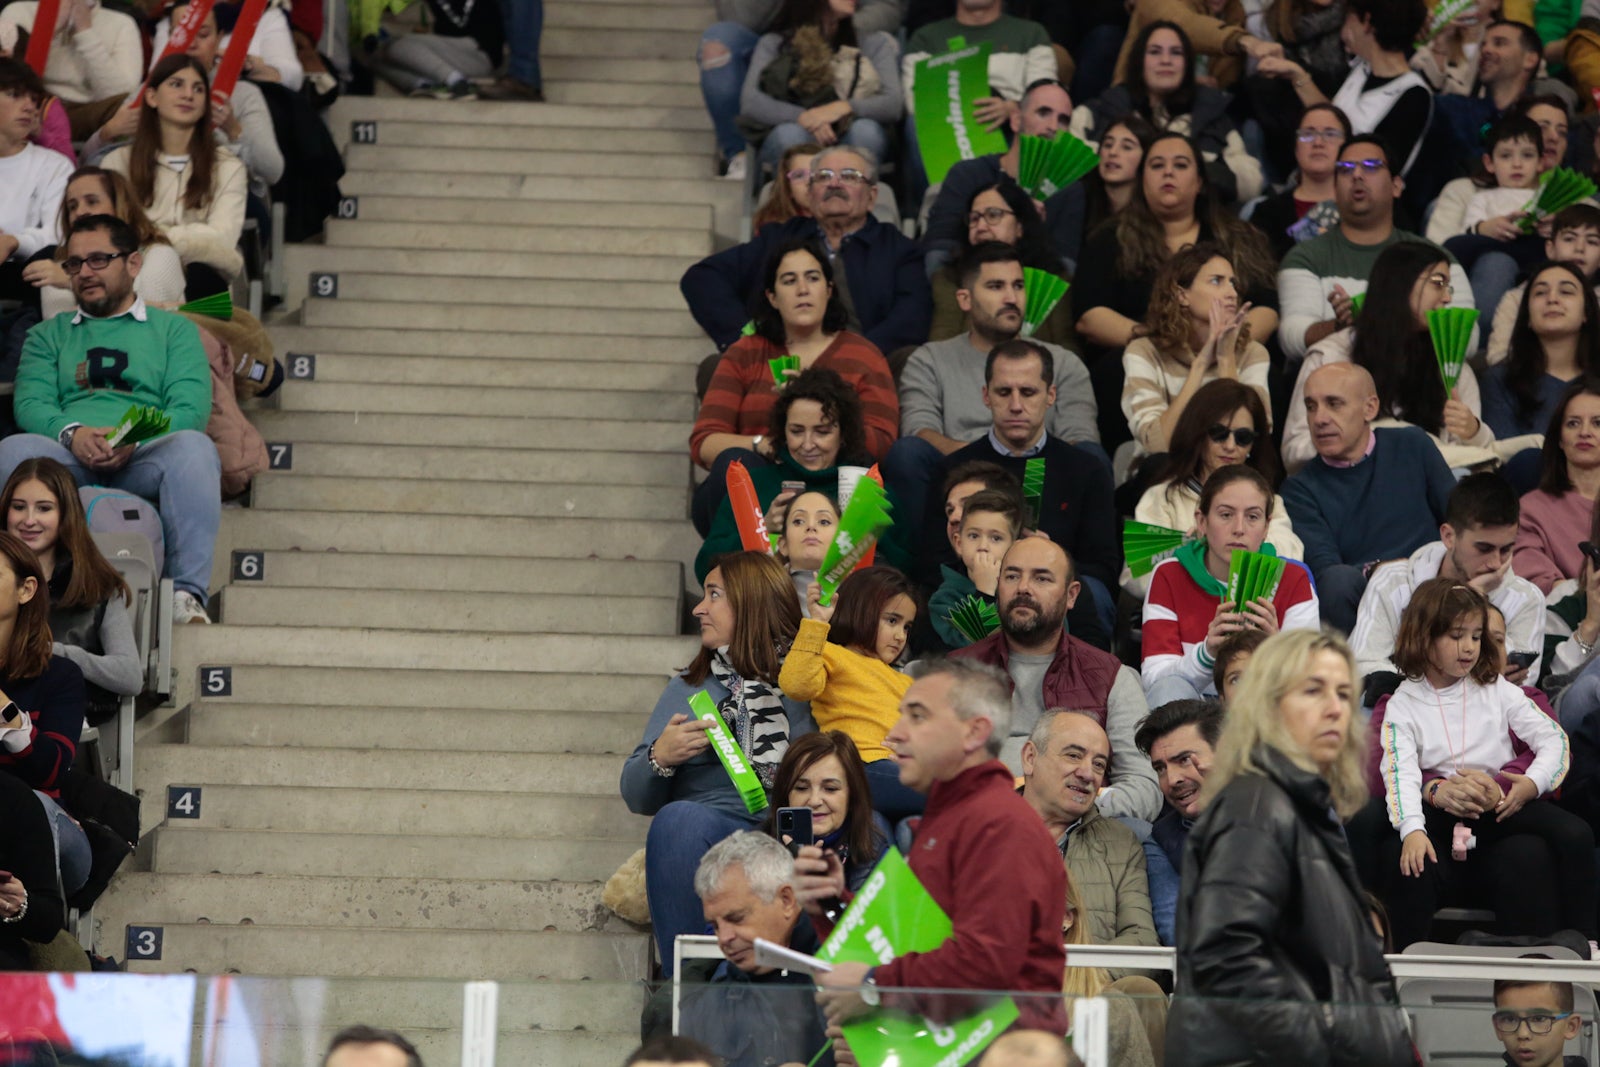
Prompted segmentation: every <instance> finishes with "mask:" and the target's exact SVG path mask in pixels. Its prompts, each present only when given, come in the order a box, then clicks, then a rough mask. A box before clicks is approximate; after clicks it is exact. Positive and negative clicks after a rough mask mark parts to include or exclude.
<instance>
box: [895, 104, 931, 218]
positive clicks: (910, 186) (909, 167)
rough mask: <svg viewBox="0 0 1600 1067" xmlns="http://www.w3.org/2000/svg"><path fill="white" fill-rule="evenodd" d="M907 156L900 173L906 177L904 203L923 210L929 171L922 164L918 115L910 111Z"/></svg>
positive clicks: (907, 129) (907, 116) (908, 116)
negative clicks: (918, 140)
mask: <svg viewBox="0 0 1600 1067" xmlns="http://www.w3.org/2000/svg"><path fill="white" fill-rule="evenodd" d="M904 131H905V139H906V158H905V159H904V160H903V161H902V165H901V168H900V173H901V174H903V175H904V176H905V177H904V179H903V184H904V185H905V193H906V198H905V200H904V201H902V203H905V204H909V205H910V207H911V210H912V211H913V212H919V211H921V210H922V198H923V197H924V196H926V195H927V194H928V171H927V169H926V168H925V167H923V165H922V148H921V147H920V146H919V144H918V142H917V117H916V116H915V115H913V114H911V113H910V112H907V113H906V118H905V124H904Z"/></svg>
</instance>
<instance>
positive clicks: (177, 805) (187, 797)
mask: <svg viewBox="0 0 1600 1067" xmlns="http://www.w3.org/2000/svg"><path fill="white" fill-rule="evenodd" d="M199 817H200V787H199V786H197V785H169V786H167V818H169V819H198V818H199ZM129 955H132V953H129Z"/></svg>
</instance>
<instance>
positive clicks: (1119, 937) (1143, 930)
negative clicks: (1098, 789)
mask: <svg viewBox="0 0 1600 1067" xmlns="http://www.w3.org/2000/svg"><path fill="white" fill-rule="evenodd" d="M1078 822H1079V825H1078V826H1076V827H1075V828H1074V829H1073V831H1072V833H1071V834H1069V835H1068V836H1067V877H1069V878H1071V879H1072V887H1073V888H1074V889H1076V890H1077V892H1078V903H1079V904H1080V905H1081V906H1082V907H1083V912H1082V914H1080V915H1079V916H1078V921H1080V922H1087V923H1088V924H1089V940H1090V941H1091V942H1093V943H1094V944H1096V945H1157V944H1160V941H1159V939H1157V937H1156V925H1155V920H1154V919H1152V918H1151V917H1150V881H1149V875H1148V874H1146V873H1145V865H1144V846H1143V845H1141V844H1140V843H1139V838H1138V837H1137V836H1135V834H1134V832H1133V831H1132V830H1130V829H1128V828H1127V827H1126V826H1124V825H1122V823H1120V822H1117V821H1116V820H1115V819H1108V818H1106V817H1105V816H1104V815H1101V814H1100V809H1099V808H1098V807H1096V806H1095V805H1093V804H1091V805H1089V810H1088V811H1087V812H1085V813H1084V816H1083V818H1082V819H1080V820H1078Z"/></svg>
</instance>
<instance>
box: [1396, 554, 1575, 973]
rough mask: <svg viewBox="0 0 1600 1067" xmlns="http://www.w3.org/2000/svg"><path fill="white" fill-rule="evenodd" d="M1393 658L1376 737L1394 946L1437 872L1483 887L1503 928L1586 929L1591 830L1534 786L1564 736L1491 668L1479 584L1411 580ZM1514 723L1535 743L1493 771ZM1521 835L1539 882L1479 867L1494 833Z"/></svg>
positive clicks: (1416, 923) (1428, 896) (1546, 779)
mask: <svg viewBox="0 0 1600 1067" xmlns="http://www.w3.org/2000/svg"><path fill="white" fill-rule="evenodd" d="M1394 663H1395V666H1396V667H1398V668H1399V669H1400V672H1401V673H1402V674H1404V675H1405V679H1406V680H1405V681H1404V682H1402V683H1401V684H1400V687H1399V688H1398V689H1397V690H1396V691H1395V694H1394V696H1393V698H1391V699H1390V701H1389V706H1388V709H1387V714H1386V716H1385V718H1384V723H1383V727H1382V730H1381V736H1380V740H1381V742H1382V745H1383V764H1382V772H1383V782H1384V794H1385V800H1386V802H1387V806H1388V812H1389V821H1390V823H1391V824H1392V825H1393V826H1394V828H1395V829H1396V830H1398V831H1399V833H1400V838H1401V847H1400V859H1399V865H1400V877H1399V878H1397V879H1396V880H1395V883H1394V886H1393V889H1392V891H1391V893H1390V899H1389V901H1388V907H1389V916H1390V920H1391V922H1392V923H1393V929H1394V937H1395V946H1396V948H1398V949H1403V948H1404V947H1405V946H1406V945H1408V944H1411V943H1412V942H1414V941H1419V940H1424V939H1426V937H1427V934H1428V928H1429V925H1430V924H1431V922H1432V918H1433V913H1434V911H1435V910H1436V909H1437V907H1438V905H1439V899H1438V898H1439V893H1440V890H1441V889H1442V888H1443V885H1444V884H1445V883H1448V884H1450V885H1452V886H1465V885H1472V884H1476V885H1478V886H1485V887H1488V888H1489V890H1490V893H1491V896H1492V897H1493V899H1492V900H1491V901H1490V904H1491V906H1492V907H1493V908H1494V909H1495V914H1496V919H1497V923H1498V925H1499V927H1500V928H1501V929H1502V930H1503V931H1504V932H1506V933H1517V934H1534V935H1546V934H1550V933H1553V932H1555V931H1556V930H1560V929H1566V928H1572V929H1577V930H1580V931H1582V932H1583V934H1584V936H1586V937H1588V938H1590V939H1591V940H1592V939H1593V938H1594V936H1595V903H1596V899H1595V898H1596V876H1595V863H1594V833H1593V831H1592V830H1591V829H1590V828H1589V826H1588V824H1587V823H1585V822H1584V821H1583V820H1582V819H1579V818H1578V817H1576V816H1574V815H1572V814H1570V813H1568V812H1565V811H1563V810H1561V809H1560V808H1558V807H1556V806H1555V805H1554V804H1552V803H1550V802H1549V801H1548V800H1544V799H1541V798H1543V797H1545V796H1547V795H1548V794H1549V793H1550V792H1551V791H1552V790H1554V789H1555V788H1556V787H1557V786H1558V785H1560V784H1561V780H1562V779H1563V778H1564V777H1566V773H1567V765H1568V748H1567V736H1566V734H1565V733H1564V732H1562V730H1561V727H1560V726H1558V725H1557V724H1556V723H1555V722H1554V721H1552V720H1551V719H1550V718H1549V717H1548V716H1546V715H1545V714H1544V713H1543V712H1541V711H1540V710H1539V709H1538V708H1536V707H1535V706H1534V705H1533V703H1532V701H1530V700H1529V699H1528V696H1527V694H1525V693H1524V692H1523V691H1522V690H1521V689H1520V688H1519V687H1518V686H1516V685H1513V684H1512V683H1510V682H1508V681H1506V680H1505V679H1504V678H1503V677H1501V675H1500V671H1499V663H1500V650H1499V648H1498V646H1497V645H1496V644H1495V639H1494V636H1493V634H1491V633H1490V632H1489V631H1488V606H1487V602H1486V601H1485V600H1484V598H1483V596H1482V595H1481V594H1480V593H1478V592H1477V590H1475V589H1473V588H1471V587H1470V586H1468V585H1465V584H1463V583H1461V582H1459V581H1456V580H1455V579H1453V578H1434V579H1431V580H1429V581H1427V582H1424V583H1422V584H1421V585H1419V586H1418V587H1417V589H1416V592H1415V593H1414V594H1413V596H1412V598H1411V603H1410V604H1409V605H1408V606H1407V607H1406V610H1405V614H1404V615H1403V616H1402V617H1401V620H1400V632H1399V636H1398V638H1397V639H1396V642H1395V650H1394ZM1513 731H1514V732H1515V733H1516V736H1517V737H1518V738H1519V739H1521V740H1522V741H1523V742H1524V743H1526V744H1527V745H1528V747H1529V748H1531V749H1532V750H1533V752H1534V758H1533V763H1532V764H1531V765H1530V766H1529V767H1528V769H1527V773H1526V774H1525V775H1520V774H1511V773H1503V772H1502V768H1503V767H1505V765H1506V764H1508V763H1510V762H1511V761H1512V759H1513V758H1514V753H1513V751H1512V737H1511V735H1512V732H1513ZM1474 772H1479V773H1474ZM1491 776H1493V777H1492V778H1491ZM1494 779H1498V781H1496V780H1494ZM1466 781H1470V782H1472V783H1474V786H1475V789H1476V790H1477V791H1478V792H1477V793H1476V794H1475V795H1474V796H1472V797H1471V798H1464V797H1463V794H1464V793H1465V792H1466V790H1465V789H1464V788H1458V784H1459V783H1462V782H1466ZM1521 835H1531V836H1532V837H1534V838H1538V839H1541V840H1542V842H1543V843H1544V845H1545V846H1547V847H1548V852H1549V855H1550V856H1551V857H1552V858H1553V862H1554V874H1555V877H1554V878H1553V879H1550V880H1549V882H1548V884H1542V885H1534V884H1531V883H1533V882H1535V881H1540V882H1542V881H1544V880H1543V879H1535V878H1532V877H1530V876H1531V875H1532V873H1533V872H1532V871H1516V872H1508V871H1506V870H1505V869H1504V865H1502V867H1501V868H1498V869H1494V870H1491V869H1490V868H1491V865H1493V864H1494V863H1495V861H1496V853H1497V852H1498V851H1499V846H1501V845H1502V843H1504V842H1506V841H1507V840H1508V839H1511V838H1514V837H1519V836H1521ZM1539 851H1543V850H1539ZM1519 855H1520V853H1519ZM1503 857H1504V854H1502V858H1503ZM1508 873H1513V874H1514V877H1513V878H1511V879H1507V878H1506V877H1505V875H1506V874H1508ZM1518 879H1520V881H1519V880H1518ZM1502 890H1503V891H1502Z"/></svg>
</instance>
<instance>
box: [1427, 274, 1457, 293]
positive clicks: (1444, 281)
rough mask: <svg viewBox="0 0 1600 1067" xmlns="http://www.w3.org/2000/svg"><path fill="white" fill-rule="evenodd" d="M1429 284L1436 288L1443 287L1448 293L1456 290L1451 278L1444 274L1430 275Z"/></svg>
mask: <svg viewBox="0 0 1600 1067" xmlns="http://www.w3.org/2000/svg"><path fill="white" fill-rule="evenodd" d="M1428 284H1429V285H1432V286H1434V287H1436V288H1439V289H1443V290H1444V291H1445V292H1447V293H1453V292H1455V291H1456V287H1455V286H1453V285H1451V284H1450V279H1449V278H1448V277H1447V276H1446V275H1443V274H1430V275H1428Z"/></svg>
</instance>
